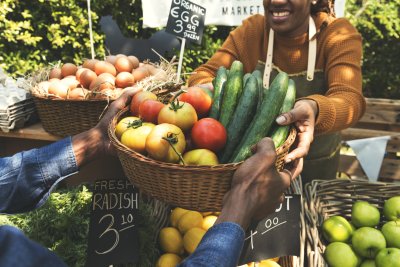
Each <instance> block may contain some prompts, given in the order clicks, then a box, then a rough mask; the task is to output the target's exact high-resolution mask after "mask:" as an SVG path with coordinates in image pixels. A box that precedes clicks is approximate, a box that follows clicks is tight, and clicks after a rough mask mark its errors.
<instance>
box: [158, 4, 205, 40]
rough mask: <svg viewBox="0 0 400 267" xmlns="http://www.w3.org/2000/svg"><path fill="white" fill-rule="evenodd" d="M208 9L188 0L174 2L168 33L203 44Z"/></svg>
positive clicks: (169, 17)
mask: <svg viewBox="0 0 400 267" xmlns="http://www.w3.org/2000/svg"><path fill="white" fill-rule="evenodd" d="M205 16H206V9H205V8H204V7H201V6H199V5H196V4H194V3H192V2H190V1H187V0H172V4H171V9H170V11H169V16H168V22H167V27H166V29H165V31H166V32H168V33H171V34H174V35H175V36H178V37H182V38H184V39H186V40H189V41H192V42H194V43H197V44H201V38H202V37H203V30H204V20H205Z"/></svg>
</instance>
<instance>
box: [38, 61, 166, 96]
mask: <svg viewBox="0 0 400 267" xmlns="http://www.w3.org/2000/svg"><path fill="white" fill-rule="evenodd" d="M38 75H39V76H41V77H40V78H39V80H40V82H39V83H38V85H37V86H36V87H35V89H34V90H35V91H34V93H35V94H36V95H40V96H44V97H48V98H52V99H71V100H85V99H115V98H118V97H119V96H120V94H121V93H122V91H123V90H124V89H126V88H129V87H133V86H142V87H143V83H148V82H149V79H150V80H158V81H167V80H168V74H167V72H166V71H165V70H164V69H163V68H162V67H161V66H160V65H159V64H154V63H150V62H139V60H138V58H137V57H135V56H132V55H130V56H127V55H123V54H118V55H109V56H107V57H106V58H105V60H98V59H85V60H84V61H83V64H82V66H76V65H75V64H73V63H64V64H61V65H60V66H56V67H53V68H51V69H50V70H45V71H44V73H39V74H38ZM43 76H44V77H43Z"/></svg>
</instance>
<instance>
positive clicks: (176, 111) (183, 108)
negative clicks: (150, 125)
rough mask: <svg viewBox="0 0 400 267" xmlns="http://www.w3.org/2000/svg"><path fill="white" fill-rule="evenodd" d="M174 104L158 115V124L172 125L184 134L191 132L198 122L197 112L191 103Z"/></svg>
mask: <svg viewBox="0 0 400 267" xmlns="http://www.w3.org/2000/svg"><path fill="white" fill-rule="evenodd" d="M174 103H175V102H174ZM174 103H170V104H169V105H166V106H165V107H163V108H162V109H161V111H160V113H159V114H158V124H161V123H170V124H173V125H176V126H178V127H179V128H181V130H182V131H184V132H186V131H189V130H190V129H192V127H193V125H194V124H195V123H196V122H197V113H196V110H195V109H194V108H193V106H192V105H190V104H189V103H185V102H179V103H176V104H174Z"/></svg>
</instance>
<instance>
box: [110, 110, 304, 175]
mask: <svg viewBox="0 0 400 267" xmlns="http://www.w3.org/2000/svg"><path fill="white" fill-rule="evenodd" d="M127 111H128V108H127V107H125V108H124V109H122V110H121V111H119V112H118V113H117V114H116V115H115V116H114V118H113V119H112V120H111V122H110V124H109V126H108V136H109V138H110V140H111V143H112V144H113V145H114V147H116V148H117V150H118V151H120V152H122V153H125V154H127V155H129V156H130V157H135V158H137V159H139V160H141V161H143V162H146V163H147V164H150V165H156V166H160V165H162V166H163V167H164V168H166V169H175V170H176V169H182V170H185V171H199V170H203V171H204V170H213V171H215V170H221V171H224V170H227V169H232V170H234V169H236V168H237V166H238V165H240V164H242V163H243V161H241V162H236V163H226V164H218V165H207V166H195V165H187V166H184V165H180V164H176V163H168V162H163V161H158V160H155V159H152V158H149V157H146V156H144V155H142V154H140V153H138V152H135V151H133V150H131V149H130V148H128V147H126V146H125V145H123V144H122V143H121V142H120V141H119V140H118V138H117V136H116V135H115V126H116V125H117V123H118V121H119V118H120V117H121V116H122V115H124V114H125V113H126V112H127ZM296 136H297V131H296V129H295V127H291V130H290V132H289V135H288V138H287V139H286V141H285V143H284V144H283V145H281V146H280V147H278V148H277V149H276V153H277V154H279V153H281V152H282V151H284V150H286V149H287V148H288V147H290V146H291V145H292V144H293V142H294V140H295V139H296Z"/></svg>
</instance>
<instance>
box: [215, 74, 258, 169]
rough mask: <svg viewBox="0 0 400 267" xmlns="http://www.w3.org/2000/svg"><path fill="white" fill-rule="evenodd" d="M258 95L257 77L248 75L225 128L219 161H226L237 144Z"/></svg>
mask: <svg viewBox="0 0 400 267" xmlns="http://www.w3.org/2000/svg"><path fill="white" fill-rule="evenodd" d="M258 96H259V87H258V84H257V78H256V77H255V76H253V75H251V74H250V75H249V77H248V78H247V82H246V83H245V86H244V89H243V94H242V96H241V97H240V99H239V103H238V105H237V107H236V109H235V112H234V113H233V116H232V120H231V121H230V122H229V124H228V127H227V129H226V131H227V133H228V139H227V142H226V146H225V149H224V151H223V152H222V157H221V158H220V161H221V162H222V163H228V161H229V159H230V158H231V156H232V153H233V152H234V150H235V148H236V146H237V145H238V144H239V142H240V139H241V137H242V136H243V134H244V133H245V132H246V129H247V127H248V126H249V124H250V122H251V119H252V117H253V116H254V112H255V111H256V109H257V99H258Z"/></svg>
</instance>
